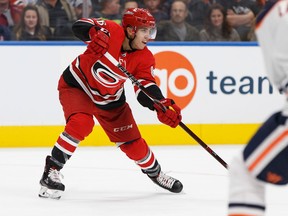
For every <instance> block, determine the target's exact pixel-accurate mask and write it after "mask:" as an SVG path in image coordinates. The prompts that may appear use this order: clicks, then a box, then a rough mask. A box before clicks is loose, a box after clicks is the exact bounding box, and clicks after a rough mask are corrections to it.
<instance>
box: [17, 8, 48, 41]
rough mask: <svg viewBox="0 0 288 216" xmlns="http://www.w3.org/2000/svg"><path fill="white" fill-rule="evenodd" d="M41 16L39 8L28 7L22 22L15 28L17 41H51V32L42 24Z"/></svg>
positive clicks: (25, 9) (23, 14)
mask: <svg viewBox="0 0 288 216" xmlns="http://www.w3.org/2000/svg"><path fill="white" fill-rule="evenodd" d="M39 17H40V15H39V12H38V10H37V7H36V6H34V5H27V6H26V7H25V8H24V9H23V12H22V15H21V20H20V22H19V23H18V24H17V25H16V26H15V28H14V35H13V36H14V38H13V39H15V40H37V41H38V40H40V41H44V40H49V39H51V35H52V34H51V31H50V29H49V27H47V26H42V25H41V24H40V19H39Z"/></svg>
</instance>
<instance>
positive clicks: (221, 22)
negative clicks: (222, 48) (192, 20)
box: [200, 4, 241, 41]
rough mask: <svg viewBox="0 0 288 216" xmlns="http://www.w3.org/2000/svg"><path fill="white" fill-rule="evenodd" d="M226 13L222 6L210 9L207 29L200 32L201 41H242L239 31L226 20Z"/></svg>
mask: <svg viewBox="0 0 288 216" xmlns="http://www.w3.org/2000/svg"><path fill="white" fill-rule="evenodd" d="M226 16H227V14H226V11H225V9H224V7H222V6H221V5H220V4H214V5H212V6H211V7H210V9H209V11H208V14H207V17H206V23H205V28H204V29H203V30H201V31H200V40H201V41H240V40H241V39H240V36H239V35H238V33H237V31H236V30H235V29H234V28H232V27H231V26H230V25H229V23H228V22H227V20H226Z"/></svg>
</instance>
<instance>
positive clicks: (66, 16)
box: [36, 0, 76, 40]
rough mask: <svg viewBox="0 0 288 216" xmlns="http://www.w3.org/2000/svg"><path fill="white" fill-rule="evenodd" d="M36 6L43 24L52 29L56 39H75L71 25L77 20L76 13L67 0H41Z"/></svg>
mask: <svg viewBox="0 0 288 216" xmlns="http://www.w3.org/2000/svg"><path fill="white" fill-rule="evenodd" d="M36 6H37V8H38V11H39V14H40V20H41V25H44V26H48V27H49V28H50V29H51V32H52V34H53V38H54V40H74V39H75V37H74V36H73V33H72V30H71V26H72V24H73V23H74V22H75V21H76V15H75V11H74V8H73V6H72V5H70V4H69V3H68V1H67V0H39V1H38V2H37V4H36Z"/></svg>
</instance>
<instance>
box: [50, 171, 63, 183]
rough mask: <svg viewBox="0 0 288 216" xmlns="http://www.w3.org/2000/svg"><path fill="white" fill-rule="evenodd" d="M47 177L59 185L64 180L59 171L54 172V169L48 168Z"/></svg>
mask: <svg viewBox="0 0 288 216" xmlns="http://www.w3.org/2000/svg"><path fill="white" fill-rule="evenodd" d="M48 177H49V178H50V179H51V180H52V181H54V182H58V183H61V179H63V178H64V176H63V175H62V173H60V171H58V170H56V169H52V168H50V170H49V174H48Z"/></svg>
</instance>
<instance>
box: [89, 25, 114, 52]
mask: <svg viewBox="0 0 288 216" xmlns="http://www.w3.org/2000/svg"><path fill="white" fill-rule="evenodd" d="M89 35H90V38H91V42H90V43H89V44H88V50H90V51H91V52H92V53H94V54H95V55H96V56H97V57H98V58H101V57H102V56H103V55H104V54H105V53H106V52H107V50H108V48H109V39H110V33H109V31H108V30H107V29H104V28H100V27H98V26H96V27H94V28H93V27H92V28H91V29H90V31H89Z"/></svg>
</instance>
